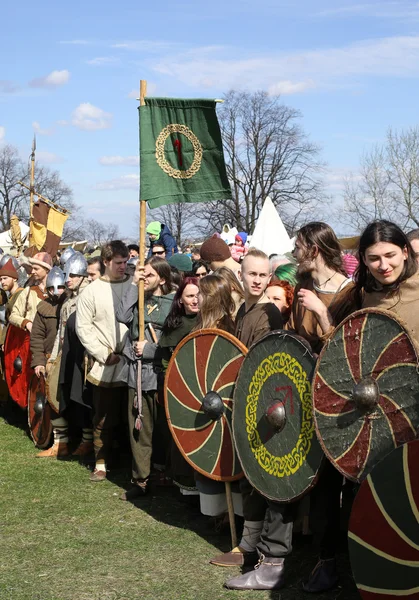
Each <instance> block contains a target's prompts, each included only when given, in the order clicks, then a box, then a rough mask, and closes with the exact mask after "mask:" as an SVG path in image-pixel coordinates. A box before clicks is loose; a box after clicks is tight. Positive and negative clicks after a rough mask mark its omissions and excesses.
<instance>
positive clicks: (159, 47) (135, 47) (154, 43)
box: [111, 40, 180, 53]
mask: <svg viewBox="0 0 419 600" xmlns="http://www.w3.org/2000/svg"><path fill="white" fill-rule="evenodd" d="M175 47H177V48H179V47H180V44H178V43H173V42H165V41H159V40H127V41H124V42H119V43H117V44H112V45H111V48H117V49H119V50H131V51H134V52H148V53H155V52H166V51H167V50H171V49H172V48H175Z"/></svg>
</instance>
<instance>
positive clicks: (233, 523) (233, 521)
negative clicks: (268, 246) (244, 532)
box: [225, 481, 237, 549]
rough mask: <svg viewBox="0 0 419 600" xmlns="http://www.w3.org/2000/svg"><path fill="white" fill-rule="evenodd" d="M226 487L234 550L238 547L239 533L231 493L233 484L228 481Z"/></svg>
mask: <svg viewBox="0 0 419 600" xmlns="http://www.w3.org/2000/svg"><path fill="white" fill-rule="evenodd" d="M225 487H226V498H227V508H228V520H229V521H230V533H231V547H232V549H233V548H236V546H237V532H236V518H235V516H234V505H233V495H232V493H231V483H230V482H229V481H226V482H225Z"/></svg>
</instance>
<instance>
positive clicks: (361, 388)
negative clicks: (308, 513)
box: [313, 309, 419, 481]
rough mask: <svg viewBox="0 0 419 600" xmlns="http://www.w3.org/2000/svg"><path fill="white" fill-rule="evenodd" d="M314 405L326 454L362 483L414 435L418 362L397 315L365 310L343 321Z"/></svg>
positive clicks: (320, 373) (323, 359)
mask: <svg viewBox="0 0 419 600" xmlns="http://www.w3.org/2000/svg"><path fill="white" fill-rule="evenodd" d="M313 404H314V417H315V421H316V429H317V434H318V436H319V439H320V442H321V444H322V446H323V449H324V451H325V453H326V455H327V456H328V458H329V459H330V460H331V461H332V463H333V464H334V465H335V467H336V468H337V469H338V470H339V471H340V472H341V473H342V474H343V475H345V477H347V478H348V479H351V480H352V481H362V479H364V477H366V476H367V475H368V473H370V472H371V470H372V469H373V468H374V465H376V464H377V462H379V461H380V460H381V459H382V458H384V456H386V454H388V453H389V452H391V450H393V449H394V448H396V447H397V446H400V445H401V444H404V443H405V442H408V441H410V440H413V439H415V437H416V431H417V430H418V427H419V375H418V361H417V356H416V351H415V348H414V345H413V342H412V340H411V339H410V337H409V335H408V333H407V332H406V330H405V328H404V327H403V325H402V323H401V322H400V321H399V320H398V319H397V318H396V317H395V315H393V314H391V313H388V312H385V311H380V310H376V309H364V310H361V311H358V312H355V313H354V314H353V315H350V316H349V317H347V318H346V319H345V320H344V321H342V323H341V324H340V325H339V327H337V329H336V330H335V332H334V334H333V337H332V338H331V339H330V340H329V342H328V343H327V344H326V345H325V346H324V348H323V350H322V351H321V353H320V356H319V360H318V363H317V366H316V372H315V375H314V380H313Z"/></svg>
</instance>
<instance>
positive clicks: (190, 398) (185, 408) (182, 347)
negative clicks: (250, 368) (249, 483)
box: [164, 329, 247, 481]
mask: <svg viewBox="0 0 419 600" xmlns="http://www.w3.org/2000/svg"><path fill="white" fill-rule="evenodd" d="M246 352H247V350H246V347H245V346H244V345H243V344H242V343H241V342H239V340H237V339H236V338H235V337H234V336H233V335H231V334H229V333H226V332H225V331H221V330H218V329H202V330H200V331H196V332H193V333H191V334H190V335H188V336H187V337H186V338H185V339H184V340H182V342H180V344H179V345H178V346H177V348H176V350H175V351H174V353H173V356H172V358H171V359H170V362H169V366H168V368H167V372H166V377H165V383H164V393H165V407H166V415H167V420H168V423H169V428H170V430H171V432H172V436H173V439H174V441H175V443H176V445H177V447H178V448H179V450H180V452H181V453H182V455H183V456H184V458H185V459H186V460H187V461H188V463H189V464H190V465H192V467H193V468H194V469H196V470H197V471H198V472H199V473H202V474H203V475H206V476H207V477H209V478H211V479H215V480H217V481H234V480H236V479H239V478H240V477H242V475H243V473H242V469H241V466H240V462H239V460H238V458H237V454H236V451H235V448H234V442H233V436H232V430H231V418H232V410H233V393H234V388H235V384H236V379H237V375H238V372H239V369H240V366H241V364H242V362H243V359H244V356H245V354H246Z"/></svg>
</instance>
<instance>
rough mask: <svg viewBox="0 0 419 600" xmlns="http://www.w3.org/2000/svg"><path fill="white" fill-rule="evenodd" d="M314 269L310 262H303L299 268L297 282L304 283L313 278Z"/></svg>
mask: <svg viewBox="0 0 419 600" xmlns="http://www.w3.org/2000/svg"><path fill="white" fill-rule="evenodd" d="M311 273H312V267H311V265H310V263H309V262H308V261H302V262H301V263H300V264H299V265H298V267H297V282H298V283H302V282H305V281H308V280H309V279H310V278H311Z"/></svg>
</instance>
